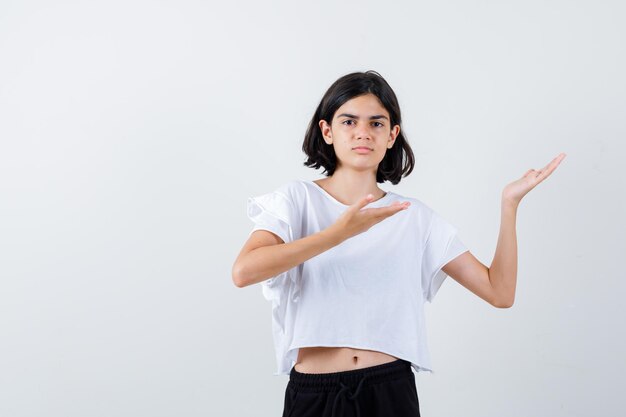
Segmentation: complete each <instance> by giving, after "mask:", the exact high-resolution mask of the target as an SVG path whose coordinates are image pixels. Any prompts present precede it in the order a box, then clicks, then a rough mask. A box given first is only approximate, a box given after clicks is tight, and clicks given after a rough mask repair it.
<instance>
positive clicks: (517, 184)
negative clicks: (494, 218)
mask: <svg viewBox="0 0 626 417" xmlns="http://www.w3.org/2000/svg"><path fill="white" fill-rule="evenodd" d="M565 156H566V155H565V153H564V152H562V153H560V154H559V155H558V156H557V157H556V158H554V159H553V160H552V161H550V163H548V165H546V166H545V167H543V168H542V169H540V170H539V171H537V170H535V169H529V170H528V171H526V173H525V174H524V175H523V176H522V178H520V179H518V180H516V181H514V182H512V183H510V184H508V185H507V186H506V187H504V190H503V191H502V198H503V199H504V200H507V201H511V202H513V203H516V204H519V202H520V201H521V200H522V198H523V197H524V196H525V195H526V194H528V192H529V191H530V190H532V189H533V188H535V187H536V186H537V184H539V183H540V182H541V181H543V180H545V179H546V178H548V177H549V176H550V174H552V171H554V170H555V169H556V167H557V166H559V164H560V163H561V161H562V160H563V158H565Z"/></svg>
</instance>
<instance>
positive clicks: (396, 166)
mask: <svg viewBox="0 0 626 417" xmlns="http://www.w3.org/2000/svg"><path fill="white" fill-rule="evenodd" d="M368 93H371V94H374V95H375V96H376V97H378V100H380V102H381V104H382V105H383V107H384V108H385V109H386V110H387V111H388V112H389V117H390V119H391V120H390V124H391V128H393V127H394V126H395V125H400V133H399V134H398V136H396V140H395V143H394V144H393V146H392V147H391V149H387V153H386V154H385V157H384V158H383V160H382V161H380V164H378V170H377V172H376V182H378V183H382V182H385V181H390V182H391V183H392V184H394V185H395V184H398V183H399V182H400V180H401V179H402V177H403V176H404V177H406V176H408V175H409V174H410V173H411V171H413V167H414V166H415V157H414V155H413V151H412V149H411V147H410V146H409V143H408V142H407V140H406V137H405V136H404V134H403V129H402V116H401V113H400V105H399V104H398V99H397V98H396V94H395V93H394V92H393V89H392V88H391V87H390V86H389V84H388V83H387V81H385V79H384V78H383V77H382V76H381V75H380V74H379V73H378V72H376V71H373V70H369V71H365V72H353V73H350V74H346V75H344V76H342V77H341V78H339V79H338V80H337V81H335V82H334V83H333V84H332V85H331V86H330V87H329V88H328V90H327V91H326V93H325V94H324V97H322V100H321V101H320V104H319V105H318V106H317V109H316V110H315V113H314V114H313V118H312V119H311V121H310V122H309V126H308V128H307V131H306V134H305V136H304V143H303V144H302V150H303V151H304V153H305V154H306V155H307V160H306V161H305V162H304V165H305V166H308V167H312V168H315V169H317V168H320V167H323V168H324V172H325V173H327V176H330V175H333V173H334V172H335V168H336V167H337V155H335V150H334V148H333V146H332V145H328V144H327V143H326V142H324V138H323V136H322V131H321V129H320V126H319V122H320V120H322V119H324V120H326V122H327V123H328V124H331V123H332V118H333V116H334V115H335V112H336V111H337V109H338V108H339V107H341V106H342V105H343V104H344V103H345V102H346V101H348V100H351V99H352V98H354V97H357V96H361V95H364V94H368ZM405 157H406V158H405Z"/></svg>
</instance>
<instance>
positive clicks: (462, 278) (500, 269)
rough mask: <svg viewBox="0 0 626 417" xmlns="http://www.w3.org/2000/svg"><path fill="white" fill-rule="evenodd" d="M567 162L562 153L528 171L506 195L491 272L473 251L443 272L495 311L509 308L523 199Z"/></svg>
mask: <svg viewBox="0 0 626 417" xmlns="http://www.w3.org/2000/svg"><path fill="white" fill-rule="evenodd" d="M563 158H565V154H564V153H561V154H559V155H558V156H557V157H556V158H554V159H553V160H552V161H551V162H550V163H549V164H548V165H546V166H545V167H544V168H543V169H541V170H539V171H536V170H534V169H530V170H528V171H526V173H525V174H524V176H522V178H520V179H518V180H517V181H514V182H512V183H510V184H508V185H507V186H506V187H505V188H504V190H503V192H502V206H501V220H500V233H499V235H498V244H497V247H496V252H495V255H494V257H493V260H492V262H491V267H490V268H487V267H486V266H485V265H483V264H482V263H481V262H480V261H478V259H476V258H475V257H474V256H473V255H472V254H471V253H470V252H469V251H468V252H465V253H463V254H461V255H459V256H457V257H456V258H455V259H453V260H452V261H450V262H448V263H447V264H446V265H445V266H444V267H443V268H442V269H443V270H444V272H446V273H447V274H448V275H449V276H451V277H452V278H454V279H455V280H456V281H458V282H459V283H460V284H461V285H463V286H464V287H466V288H467V289H469V290H470V291H472V292H473V293H474V294H476V295H478V296H479V297H481V298H482V299H484V300H485V301H487V302H489V303H490V304H492V305H493V306H495V307H500V308H508V307H511V306H512V305H513V302H514V300H515V287H516V285H517V236H516V232H515V223H516V217H517V208H518V207H519V203H520V201H521V200H522V198H523V197H524V196H525V195H526V194H527V193H528V192H529V191H530V190H532V189H533V188H534V187H536V186H537V184H539V183H540V182H541V181H543V180H544V179H546V178H547V177H548V176H549V175H550V174H551V173H552V171H554V170H555V169H556V167H557V166H558V165H559V164H560V163H561V161H562V160H563Z"/></svg>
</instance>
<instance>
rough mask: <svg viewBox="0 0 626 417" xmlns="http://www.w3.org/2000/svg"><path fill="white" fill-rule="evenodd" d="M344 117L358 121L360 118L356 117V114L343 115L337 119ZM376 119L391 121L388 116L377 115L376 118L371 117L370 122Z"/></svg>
mask: <svg viewBox="0 0 626 417" xmlns="http://www.w3.org/2000/svg"><path fill="white" fill-rule="evenodd" d="M344 116H345V117H351V118H353V119H358V118H359V116H355V115H354V114H349V113H341V114H340V115H339V116H337V118H340V117H344ZM375 119H387V120H389V118H388V117H387V116H384V115H382V114H377V115H375V116H370V120H375Z"/></svg>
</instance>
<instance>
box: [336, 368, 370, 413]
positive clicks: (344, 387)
mask: <svg viewBox="0 0 626 417" xmlns="http://www.w3.org/2000/svg"><path fill="white" fill-rule="evenodd" d="M365 378H367V375H365V376H364V377H363V378H362V379H361V380H360V381H359V385H358V386H357V388H356V391H354V394H352V395H350V396H349V397H348V398H349V399H351V400H355V399H356V397H357V395H359V392H361V387H362V386H363V381H365ZM339 384H340V385H341V389H340V390H339V392H338V393H337V396H336V397H335V402H334V403H333V412H332V414H331V417H334V416H335V407H337V404H339V403H338V402H337V401H339V397H341V394H343V393H344V392H346V391H350V387H348V386H347V385H346V384H344V383H343V382H341V381H339ZM354 406H355V407H356V415H357V417H361V410H360V409H359V403H358V401H354Z"/></svg>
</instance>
